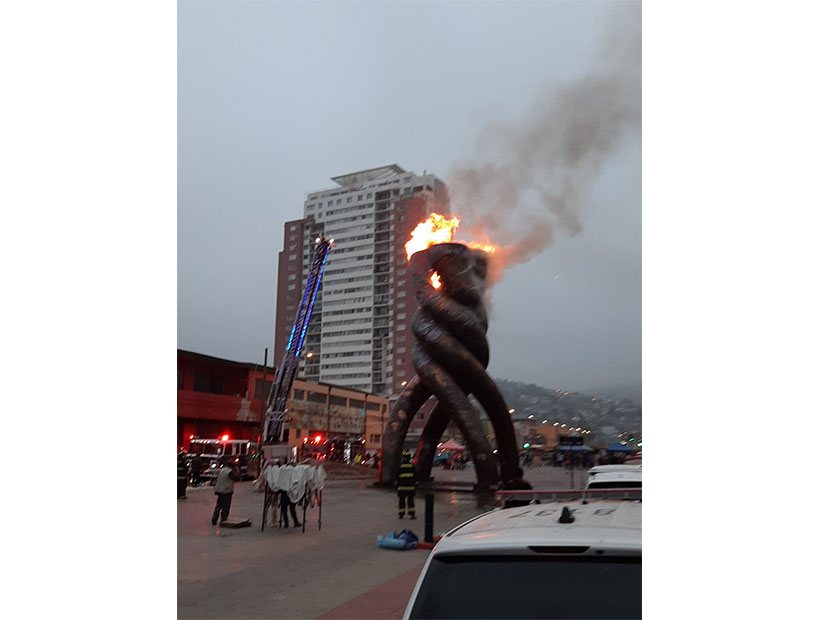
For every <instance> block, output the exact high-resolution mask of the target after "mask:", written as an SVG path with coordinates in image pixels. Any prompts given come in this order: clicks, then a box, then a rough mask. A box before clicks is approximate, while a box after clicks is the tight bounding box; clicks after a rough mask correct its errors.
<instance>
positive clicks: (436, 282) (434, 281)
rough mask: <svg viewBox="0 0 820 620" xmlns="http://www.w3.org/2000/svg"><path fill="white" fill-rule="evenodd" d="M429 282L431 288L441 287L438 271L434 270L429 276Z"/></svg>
mask: <svg viewBox="0 0 820 620" xmlns="http://www.w3.org/2000/svg"><path fill="white" fill-rule="evenodd" d="M430 284H432V285H433V288H441V276H440V275H438V271H434V272H433V273H432V275H431V276H430Z"/></svg>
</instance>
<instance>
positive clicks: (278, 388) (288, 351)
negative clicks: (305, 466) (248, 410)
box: [262, 237, 334, 463]
mask: <svg viewBox="0 0 820 620" xmlns="http://www.w3.org/2000/svg"><path fill="white" fill-rule="evenodd" d="M332 247H334V246H333V239H325V238H324V237H317V238H316V253H315V255H314V257H313V265H312V267H311V269H310V273H309V274H308V278H307V284H305V292H304V294H303V295H302V303H301V304H300V305H299V311H298V312H297V313H296V317H295V318H294V320H293V327H292V328H291V330H290V338H289V339H288V345H287V347H286V348H285V354H284V355H283V356H282V361H281V363H280V364H279V369H278V371H277V374H276V381H275V382H274V384H273V386H272V387H271V391H270V394H268V400H267V405H268V406H267V411H266V414H265V422H264V426H263V432H262V453H263V455H264V456H265V458H278V459H280V460H281V461H282V462H283V463H284V462H286V461H288V460H289V459H288V444H287V441H286V440H285V430H286V429H287V426H288V425H287V403H288V396H289V394H290V388H291V387H293V380H294V379H295V378H296V371H297V370H298V369H299V355H300V354H301V352H302V345H303V344H304V341H305V334H306V333H307V328H308V324H309V323H310V315H311V313H312V312H313V305H314V303H316V295H317V294H318V293H319V285H320V284H321V283H322V275H323V274H324V270H325V263H326V262H327V256H328V254H329V253H330V249H331V248H332Z"/></svg>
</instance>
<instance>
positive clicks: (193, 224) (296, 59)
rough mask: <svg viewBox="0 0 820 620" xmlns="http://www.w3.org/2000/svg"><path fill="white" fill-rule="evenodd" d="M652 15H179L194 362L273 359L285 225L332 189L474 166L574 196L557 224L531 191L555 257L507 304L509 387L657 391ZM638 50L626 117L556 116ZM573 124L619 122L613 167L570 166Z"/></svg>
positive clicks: (497, 340) (183, 226) (321, 5)
mask: <svg viewBox="0 0 820 620" xmlns="http://www.w3.org/2000/svg"><path fill="white" fill-rule="evenodd" d="M613 10H615V11H616V12H617V13H618V14H619V15H618V16H616V19H615V21H613V17H612V13H613ZM639 14H640V5H639V4H638V3H636V2H629V1H619V2H592V1H585V2H577V1H576V2H572V1H570V2H520V3H518V2H503V3H501V2H449V3H448V2H390V3H388V2H357V3H354V2H340V1H335V2H327V3H326V2H310V3H308V2H237V1H208V2H205V1H195V2H194V1H182V2H180V3H179V13H178V24H179V38H178V41H179V57H178V63H179V65H178V79H179V93H178V105H179V117H178V131H179V136H178V138H179V141H178V162H179V178H178V193H179V206H178V313H179V315H178V346H179V347H180V348H183V349H188V350H192V351H196V352H199V353H204V354H208V355H214V356H218V357H225V358H229V359H234V360H239V361H247V362H259V363H261V361H262V357H263V351H264V349H265V347H272V341H273V329H274V313H275V304H276V300H275V288H276V270H277V255H278V252H279V251H280V250H281V249H282V235H283V230H282V224H283V222H285V221H286V220H291V219H297V218H300V217H302V214H303V200H304V195H305V193H307V192H309V191H313V190H316V189H321V188H325V187H330V186H332V185H333V183H332V182H331V181H330V180H329V179H330V177H332V176H336V175H339V174H343V173H346V172H352V171H355V170H360V169H364V168H371V167H376V166H380V165H385V164H392V163H397V164H398V165H400V166H402V167H403V168H405V169H406V170H411V171H413V172H416V173H419V174H420V173H422V172H423V171H424V170H427V171H428V172H433V173H435V174H436V175H438V176H439V177H440V178H442V179H443V180H444V181H445V182H449V183H450V184H451V185H455V186H457V185H458V183H457V178H460V177H458V175H459V174H461V173H463V171H464V170H465V167H470V166H476V167H480V166H482V165H484V164H487V163H489V164H492V165H495V166H499V167H502V166H507V168H505V169H509V167H510V166H517V165H518V164H520V165H521V166H522V167H524V168H526V169H527V170H528V171H530V172H528V174H527V175H526V176H527V178H530V177H534V181H533V183H534V185H533V187H532V188H531V189H533V190H534V191H535V193H538V191H540V190H543V189H544V187H545V186H547V185H550V184H552V185H556V184H557V185H560V186H561V188H562V189H561V192H560V193H561V196H558V197H557V196H556V195H555V192H553V190H552V189H550V190H549V191H546V192H541V194H545V193H546V194H550V196H551V198H550V200H553V202H551V203H550V204H549V205H548V206H545V207H543V209H542V210H539V209H540V208H541V207H540V206H539V204H540V203H539V202H538V201H537V200H536V201H535V202H532V201H530V202H527V201H528V200H529V199H530V198H531V196H529V195H527V196H521V197H519V198H520V201H513V202H515V203H516V204H510V205H508V207H507V208H508V209H511V214H510V217H511V219H515V220H516V222H517V226H518V229H519V230H521V231H525V230H526V226H525V225H526V222H528V221H530V218H532V221H533V223H534V224H537V223H538V222H541V223H544V224H545V225H547V226H549V231H550V234H551V241H550V240H549V239H548V238H547V237H545V238H544V243H543V244H541V245H543V246H544V247H543V248H541V247H540V246H539V248H538V249H539V251H538V252H537V253H536V255H535V256H534V257H532V258H530V259H529V260H528V261H527V262H523V263H521V264H518V265H515V266H512V267H510V268H509V269H508V270H507V271H506V272H505V274H504V277H503V279H502V280H501V281H500V282H499V283H498V284H496V285H495V286H494V287H493V289H492V291H491V296H492V299H491V301H490V305H491V318H490V328H489V333H488V336H489V341H490V354H491V360H490V366H489V369H488V370H489V372H490V374H491V375H492V376H495V377H503V378H507V379H513V380H518V381H525V382H528V383H535V384H538V385H542V386H544V387H550V388H551V387H561V388H564V389H568V390H579V389H590V388H595V387H602V386H607V385H615V384H639V383H640V380H641V144H640V73H639V72H640V66H639V58H640V55H639V54H640V48H639V45H640V42H639V39H638V37H639V29H638V28H630V27H624V26H623V24H622V21H623V19H624V15H626V19H627V20H628V19H629V18H630V17H632V18H633V20H632V21H633V22H635V23H639V22H638V19H639ZM618 20H621V22H619V21H618ZM619 38H620V39H623V40H619ZM630 44H631V45H632V47H633V48H635V49H637V54H635V53H632V54H629V55H626V56H625V57H624V58H626V60H625V61H624V62H626V63H627V65H628V66H627V69H628V71H627V73H626V74H625V73H623V72H620V73H618V72H617V71H616V72H615V73H614V74H613V73H606V75H608V76H611V75H615V76H622V75H627V74H628V75H630V76H632V77H634V76H635V75H637V78H638V79H637V80H634V79H633V80H623V81H622V82H621V83H622V85H625V86H624V90H625V92H626V95H623V94H622V96H620V98H619V99H618V100H617V101H616V102H615V103H613V104H612V105H610V102H609V100H608V97H609V96H610V95H609V93H610V91H611V84H610V85H609V86H607V89H608V90H607V89H605V90H604V96H602V97H597V96H593V95H592V94H588V95H587V97H586V100H583V101H581V103H580V104H578V103H575V102H573V103H570V104H566V102H567V101H571V102H572V99H571V98H570V97H565V98H564V99H563V101H564V103H565V105H564V106H563V108H562V107H561V106H560V105H555V102H554V101H553V99H555V98H560V96H561V94H562V93H564V94H566V93H576V95H577V93H594V91H590V90H586V89H585V87H578V85H579V84H581V85H584V84H589V83H590V80H589V76H590V75H592V76H595V75H597V74H601V72H602V71H609V69H607V68H606V67H608V65H609V63H610V62H611V61H612V58H613V57H616V56H618V53H617V50H618V49H619V48H620V46H622V45H626V46H627V47H629V45H630ZM633 51H634V49H633ZM629 63H631V64H629ZM630 72H631V73H630ZM592 83H593V84H594V83H595V81H594V80H592ZM608 84H609V83H608ZM592 104H594V105H592ZM595 106H599V107H597V108H596V107H595ZM619 106H620V107H619ZM630 106H631V107H630ZM567 109H569V110H570V111H572V113H576V114H577V115H578V118H575V119H570V120H571V121H572V122H576V123H578V124H580V125H581V126H584V127H585V126H587V124H588V120H589V119H585V118H584V117H583V115H584V114H585V113H586V114H595V115H597V116H596V118H597V117H600V118H602V119H603V120H602V121H601V122H602V125H604V126H605V127H604V128H605V129H611V127H610V126H611V125H616V127H615V129H614V130H612V131H608V132H603V133H600V132H599V133H600V135H605V136H606V139H605V140H603V139H601V138H599V142H600V140H603V147H601V144H599V145H598V146H599V147H601V148H598V149H597V150H596V151H595V154H594V155H595V156H594V157H593V156H589V157H586V156H585V155H584V154H583V153H582V155H581V157H580V160H579V161H577V162H576V161H575V160H574V159H572V158H568V156H565V154H564V155H561V154H558V155H556V154H555V147H556V145H555V144H553V142H555V141H556V140H557V139H556V140H553V138H554V137H555V136H557V135H559V134H560V133H561V132H560V127H561V126H564V125H565V123H563V122H561V119H562V114H564V115H565V114H567V113H568V112H567ZM612 109H615V110H616V112H618V113H619V114H616V113H613V114H612V115H608V112H610V111H611V110H612ZM590 110H591V112H590ZM547 111H549V113H547ZM620 113H623V114H620ZM610 116H611V118H610ZM624 118H626V120H624ZM539 122H541V123H542V125H543V126H541V127H535V125H537V124H538V123H539ZM567 124H569V122H568V123H567ZM555 126H558V127H556V128H555V130H554V131H553V129H552V128H553V127H555ZM531 127H532V131H530V128H531ZM499 128H500V129H499ZM539 131H540V133H539ZM499 132H501V133H503V134H504V135H503V136H502V138H501V139H499V136H498V134H499ZM505 132H506V133H505ZM531 135H533V136H538V135H540V136H541V137H542V138H543V140H544V141H545V142H544V144H545V146H544V148H532V144H530V136H531ZM596 135H598V133H596ZM488 136H489V137H488ZM510 136H512V137H510ZM521 144H527V148H526V149H518V147H517V146H516V145H519V146H520V145H521ZM566 147H567V145H563V147H562V148H566ZM510 153H512V154H510ZM576 164H577V165H576ZM556 170H559V171H562V170H563V171H564V172H561V173H554V171H556ZM578 170H582V171H583V174H581V173H579V172H577V171H578ZM539 183H541V184H542V185H539ZM550 187H552V186H550ZM567 187H569V188H570V189H571V191H570V190H567V189H566V188H567ZM558 198H560V199H561V200H562V201H563V202H562V204H563V203H564V202H568V203H569V204H563V207H562V209H563V210H560V213H559V209H558V208H557V207H555V204H554V201H555V200H557V199H558ZM480 200H483V197H482V198H481V199H476V201H477V202H478V201H480ZM545 204H546V203H545ZM485 207H486V205H485ZM487 208H491V209H494V208H495V207H492V206H490V207H487ZM566 213H570V214H571V215H572V217H571V218H570V219H571V220H572V222H571V223H569V224H568V223H567V221H566V218H564V217H563V216H562V215H561V214H564V215H565V214H566ZM476 217H477V216H476ZM522 222H524V226H525V227H524V228H522ZM466 223H467V222H465V224H466Z"/></svg>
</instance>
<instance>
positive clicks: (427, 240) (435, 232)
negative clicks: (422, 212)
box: [404, 213, 461, 260]
mask: <svg viewBox="0 0 820 620" xmlns="http://www.w3.org/2000/svg"><path fill="white" fill-rule="evenodd" d="M460 221H461V220H459V218H458V216H457V215H454V216H453V217H452V219H449V220H448V219H447V218H446V217H444V216H443V215H439V214H438V213H431V214H430V217H428V218H427V219H426V220H424V221H423V222H421V223H420V224H419V225H418V226H416V227H415V228H414V229H413V232H411V233H410V241H408V242H407V243H405V244H404V249H405V251H406V252H407V260H410V257H411V256H413V254H415V253H416V252H421V251H422V250H426V249H427V248H429V247H430V246H431V245H436V244H437V243H447V242H448V241H452V239H453V233H454V232H455V230H456V228H458V224H459V222H460Z"/></svg>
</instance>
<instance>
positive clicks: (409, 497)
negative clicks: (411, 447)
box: [396, 450, 416, 519]
mask: <svg viewBox="0 0 820 620" xmlns="http://www.w3.org/2000/svg"><path fill="white" fill-rule="evenodd" d="M396 490H397V491H398V492H399V519H404V504H405V500H406V502H407V511H408V512H409V513H410V518H411V519H415V518H416V503H415V497H416V469H415V468H414V467H413V461H412V460H411V455H410V452H408V451H407V450H405V451H404V452H402V455H401V465H400V466H399V479H398V483H397V485H396Z"/></svg>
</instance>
